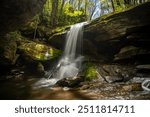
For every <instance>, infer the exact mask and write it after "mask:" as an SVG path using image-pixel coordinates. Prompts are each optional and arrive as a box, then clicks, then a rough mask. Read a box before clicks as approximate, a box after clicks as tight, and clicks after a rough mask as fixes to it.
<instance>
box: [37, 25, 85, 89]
mask: <svg viewBox="0 0 150 117" xmlns="http://www.w3.org/2000/svg"><path fill="white" fill-rule="evenodd" d="M85 24H86V22H83V23H78V24H75V25H72V26H71V28H70V31H68V32H67V36H66V44H65V47H64V52H63V54H62V57H61V58H60V60H59V61H58V63H57V64H56V65H55V66H54V67H53V68H52V69H51V70H50V71H49V72H48V73H47V74H46V76H47V79H45V78H43V79H41V80H39V81H38V82H37V83H36V84H35V85H34V87H36V88H37V87H38V88H40V87H48V86H52V85H54V84H55V83H56V82H57V81H58V80H61V79H62V78H68V77H76V76H77V75H78V73H79V72H80V69H81V64H82V61H83V56H82V38H83V26H84V25H85Z"/></svg>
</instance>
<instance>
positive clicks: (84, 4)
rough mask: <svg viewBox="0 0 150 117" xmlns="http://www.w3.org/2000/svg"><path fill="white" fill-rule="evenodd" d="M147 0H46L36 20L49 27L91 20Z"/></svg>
mask: <svg viewBox="0 0 150 117" xmlns="http://www.w3.org/2000/svg"><path fill="white" fill-rule="evenodd" d="M146 1H148V0H47V1H46V3H45V5H44V8H43V11H42V13H41V14H40V15H39V16H38V18H37V19H38V22H40V23H42V24H45V25H47V26H50V27H56V26H65V25H71V24H75V23H78V22H83V21H87V20H93V19H95V18H97V17H100V16H101V15H104V14H108V13H111V12H121V11H124V10H125V9H127V8H129V7H132V6H136V5H138V4H141V3H144V2H146Z"/></svg>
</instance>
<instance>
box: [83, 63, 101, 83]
mask: <svg viewBox="0 0 150 117" xmlns="http://www.w3.org/2000/svg"><path fill="white" fill-rule="evenodd" d="M84 77H85V80H86V81H92V80H94V79H97V78H98V73H97V70H96V66H95V65H94V64H92V63H87V64H86V66H85V69H84Z"/></svg>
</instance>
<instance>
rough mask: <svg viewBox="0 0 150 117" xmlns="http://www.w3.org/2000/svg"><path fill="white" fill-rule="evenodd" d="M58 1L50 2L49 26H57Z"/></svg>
mask: <svg viewBox="0 0 150 117" xmlns="http://www.w3.org/2000/svg"><path fill="white" fill-rule="evenodd" d="M57 13H58V0H52V12H51V26H52V27H54V26H56V25H57V20H58V19H57V15H58V14H57Z"/></svg>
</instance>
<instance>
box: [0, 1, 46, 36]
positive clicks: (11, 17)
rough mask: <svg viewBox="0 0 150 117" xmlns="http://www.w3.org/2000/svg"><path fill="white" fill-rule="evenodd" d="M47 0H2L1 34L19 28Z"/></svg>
mask: <svg viewBox="0 0 150 117" xmlns="http://www.w3.org/2000/svg"><path fill="white" fill-rule="evenodd" d="M45 1H46V0H1V4H0V34H1V35H3V34H5V33H7V32H9V31H13V30H14V29H17V28H18V27H20V26H21V25H23V24H24V23H26V22H27V21H29V20H30V19H31V18H32V17H33V16H35V15H36V14H37V13H38V12H40V11H41V10H42V7H43V4H44V3H45Z"/></svg>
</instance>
